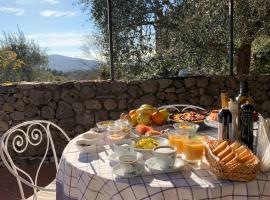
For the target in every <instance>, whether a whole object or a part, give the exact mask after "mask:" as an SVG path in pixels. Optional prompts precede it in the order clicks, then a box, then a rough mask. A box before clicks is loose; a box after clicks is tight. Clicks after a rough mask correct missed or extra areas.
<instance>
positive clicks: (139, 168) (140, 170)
mask: <svg viewBox="0 0 270 200" xmlns="http://www.w3.org/2000/svg"><path fill="white" fill-rule="evenodd" d="M143 172H144V165H142V164H139V163H138V164H137V170H136V171H135V172H134V173H129V174H124V172H123V170H122V168H121V167H120V164H117V165H115V166H114V167H113V173H114V174H115V175H117V176H119V177H122V178H132V177H135V176H139V175H141V174H142V173H143Z"/></svg>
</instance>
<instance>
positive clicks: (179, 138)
mask: <svg viewBox="0 0 270 200" xmlns="http://www.w3.org/2000/svg"><path fill="white" fill-rule="evenodd" d="M185 139H187V135H186V134H179V133H170V134H169V144H170V145H171V146H175V147H176V148H177V153H178V154H182V153H183V142H184V140H185Z"/></svg>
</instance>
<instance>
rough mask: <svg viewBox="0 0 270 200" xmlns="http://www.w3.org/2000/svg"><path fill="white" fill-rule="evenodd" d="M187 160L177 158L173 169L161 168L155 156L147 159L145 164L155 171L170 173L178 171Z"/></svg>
mask: <svg viewBox="0 0 270 200" xmlns="http://www.w3.org/2000/svg"><path fill="white" fill-rule="evenodd" d="M184 165H185V162H184V161H183V160H182V159H181V158H176V159H175V163H174V166H173V168H171V169H161V168H160V166H159V164H158V163H157V161H156V158H155V157H152V158H150V159H148V160H146V161H145V166H146V167H147V168H148V169H150V170H151V171H153V172H162V173H170V172H177V171H179V170H180V169H181V168H182V167H183V166H184Z"/></svg>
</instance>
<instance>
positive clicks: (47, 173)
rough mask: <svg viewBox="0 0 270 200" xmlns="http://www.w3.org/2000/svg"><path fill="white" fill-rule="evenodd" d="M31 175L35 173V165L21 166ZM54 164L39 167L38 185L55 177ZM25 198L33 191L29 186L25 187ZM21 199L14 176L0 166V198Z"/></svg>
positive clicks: (44, 183) (5, 199)
mask: <svg viewBox="0 0 270 200" xmlns="http://www.w3.org/2000/svg"><path fill="white" fill-rule="evenodd" d="M23 169H24V170H25V171H27V172H28V173H29V174H30V175H31V176H32V177H33V174H34V173H35V170H36V167H34V166H26V167H24V168H23ZM55 173H56V172H55V166H54V165H49V164H44V166H43V168H42V169H41V173H40V177H39V179H38V180H40V186H45V185H48V184H49V183H50V182H51V181H52V180H53V179H54V178H55ZM24 191H25V193H26V198H28V197H29V196H31V195H32V194H33V191H32V189H31V188H29V187H25V188H24ZM19 199H21V196H20V192H19V187H18V184H17V181H16V179H15V178H14V176H13V175H12V174H11V173H10V172H9V171H8V170H7V169H6V168H0V200H19Z"/></svg>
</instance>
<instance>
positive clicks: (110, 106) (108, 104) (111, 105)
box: [103, 99, 117, 110]
mask: <svg viewBox="0 0 270 200" xmlns="http://www.w3.org/2000/svg"><path fill="white" fill-rule="evenodd" d="M103 104H104V107H105V109H106V110H114V109H115V108H117V103H116V101H115V100H113V99H106V100H105V101H104V103H103Z"/></svg>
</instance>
